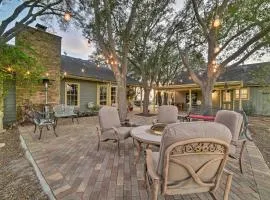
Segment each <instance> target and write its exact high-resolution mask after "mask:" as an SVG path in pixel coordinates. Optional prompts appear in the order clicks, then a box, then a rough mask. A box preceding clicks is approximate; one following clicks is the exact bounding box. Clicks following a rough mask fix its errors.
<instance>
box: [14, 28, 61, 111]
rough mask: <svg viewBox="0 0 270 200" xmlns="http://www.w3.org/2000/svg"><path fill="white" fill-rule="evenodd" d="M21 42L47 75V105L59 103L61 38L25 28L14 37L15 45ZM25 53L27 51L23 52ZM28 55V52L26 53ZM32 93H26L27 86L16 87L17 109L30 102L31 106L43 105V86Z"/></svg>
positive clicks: (37, 87)
mask: <svg viewBox="0 0 270 200" xmlns="http://www.w3.org/2000/svg"><path fill="white" fill-rule="evenodd" d="M18 42H23V43H25V44H27V45H29V47H31V48H32V49H34V51H35V53H36V54H37V55H36V57H37V58H38V60H39V62H40V63H39V64H40V65H42V66H43V67H44V68H45V69H46V71H45V73H44V75H43V76H44V77H45V74H46V73H49V77H48V78H49V79H50V85H49V88H48V103H49V104H59V102H60V66H61V37H59V36H56V35H53V34H50V33H47V32H45V31H42V30H38V29H35V28H32V27H25V28H24V29H23V31H22V32H20V33H19V34H18V35H17V36H16V44H17V43H18ZM25 51H26V52H27V50H25ZM28 53H29V52H28ZM34 91H35V92H34V93H30V92H29V91H28V88H27V86H25V87H24V86H19V85H18V84H17V87H16V102H17V107H18V106H21V105H22V104H24V102H25V101H30V102H31V103H33V104H38V105H40V104H44V103H45V92H44V86H43V84H42V83H41V84H40V85H39V86H36V87H35V89H34Z"/></svg>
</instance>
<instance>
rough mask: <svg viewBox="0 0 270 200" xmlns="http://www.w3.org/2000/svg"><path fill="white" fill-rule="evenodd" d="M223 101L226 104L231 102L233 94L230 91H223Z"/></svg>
mask: <svg viewBox="0 0 270 200" xmlns="http://www.w3.org/2000/svg"><path fill="white" fill-rule="evenodd" d="M223 101H224V102H231V92H230V91H223Z"/></svg>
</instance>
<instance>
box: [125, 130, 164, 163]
mask: <svg viewBox="0 0 270 200" xmlns="http://www.w3.org/2000/svg"><path fill="white" fill-rule="evenodd" d="M151 126H152V125H144V126H138V127H136V128H133V129H132V130H131V132H130V135H131V136H132V137H133V139H135V140H136V141H137V151H138V155H137V157H136V159H135V164H136V163H138V161H139V159H140V155H141V151H142V144H146V145H155V146H159V145H160V142H161V137H162V136H161V135H155V134H153V133H151Z"/></svg>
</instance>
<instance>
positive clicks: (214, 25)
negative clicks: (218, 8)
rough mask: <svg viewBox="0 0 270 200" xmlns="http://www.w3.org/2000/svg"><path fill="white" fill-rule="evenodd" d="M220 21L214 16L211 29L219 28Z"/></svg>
mask: <svg viewBox="0 0 270 200" xmlns="http://www.w3.org/2000/svg"><path fill="white" fill-rule="evenodd" d="M220 24H221V23H220V19H219V16H216V18H215V20H214V22H213V27H214V28H218V27H219V26H220Z"/></svg>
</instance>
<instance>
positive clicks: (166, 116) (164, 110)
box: [157, 105, 178, 124]
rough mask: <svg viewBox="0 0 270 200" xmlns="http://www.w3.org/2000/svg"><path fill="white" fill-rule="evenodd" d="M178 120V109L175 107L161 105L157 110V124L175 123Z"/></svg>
mask: <svg viewBox="0 0 270 200" xmlns="http://www.w3.org/2000/svg"><path fill="white" fill-rule="evenodd" d="M177 119H178V109H177V107H176V106H171V105H163V106H160V107H159V109H158V116H157V122H158V123H165V124H170V123H176V122H177Z"/></svg>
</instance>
